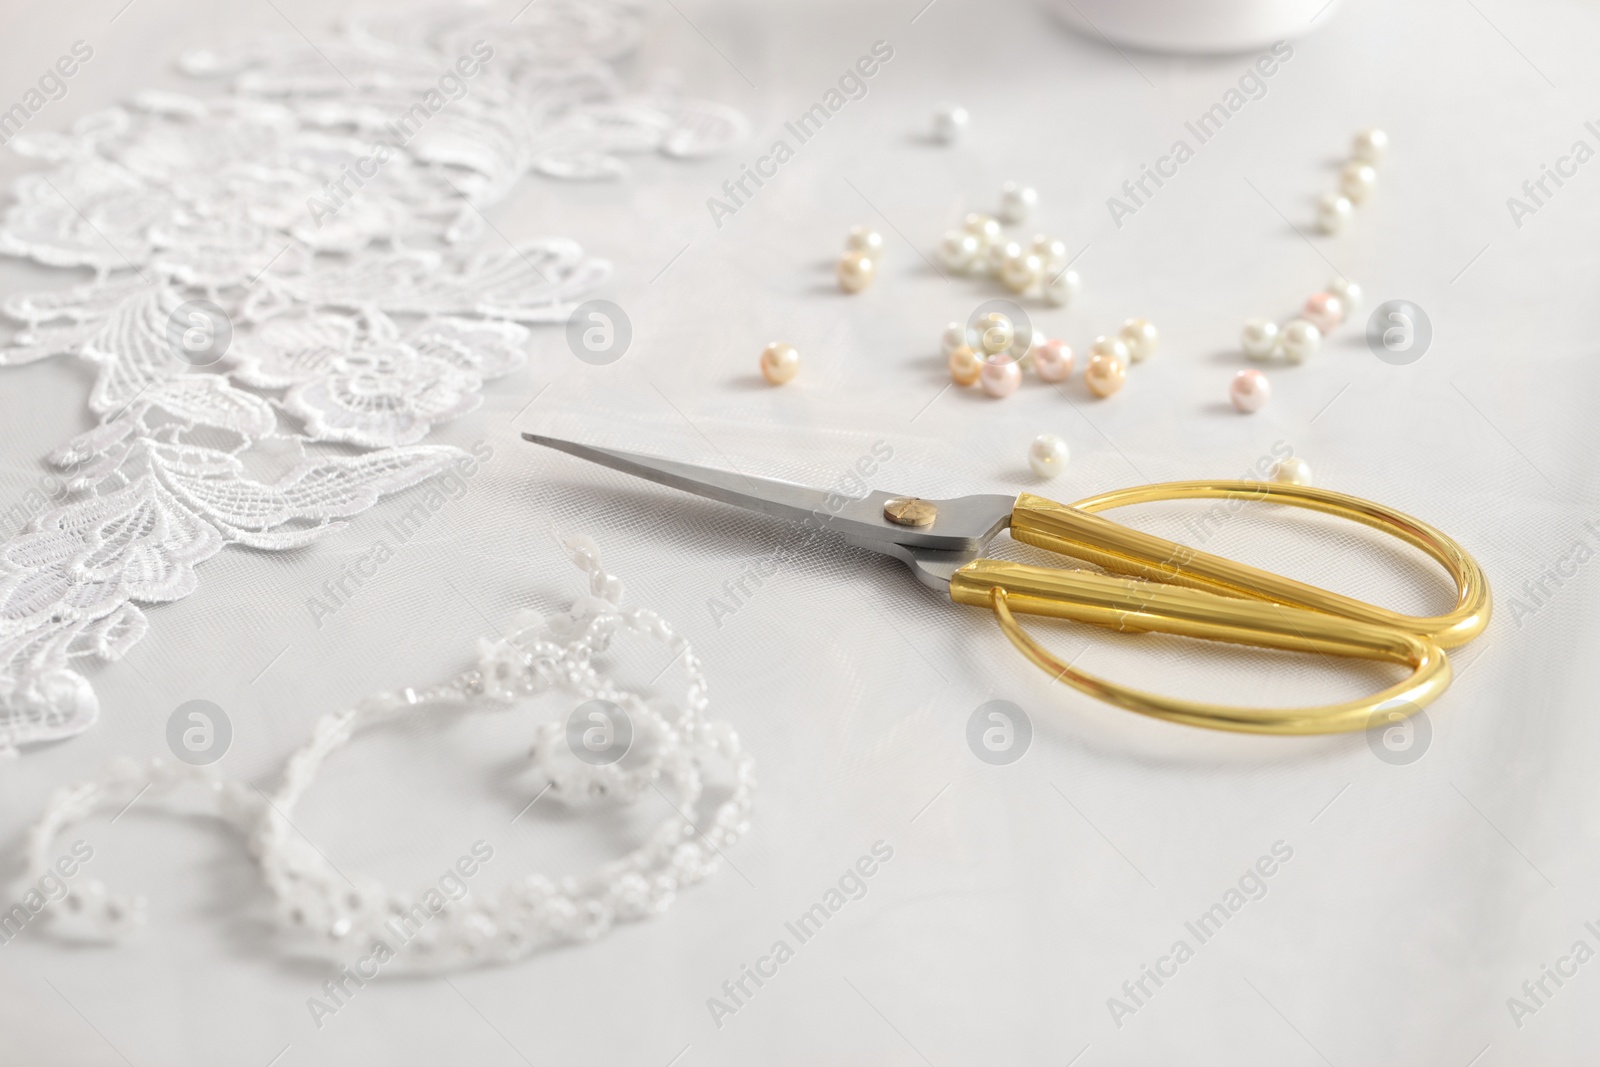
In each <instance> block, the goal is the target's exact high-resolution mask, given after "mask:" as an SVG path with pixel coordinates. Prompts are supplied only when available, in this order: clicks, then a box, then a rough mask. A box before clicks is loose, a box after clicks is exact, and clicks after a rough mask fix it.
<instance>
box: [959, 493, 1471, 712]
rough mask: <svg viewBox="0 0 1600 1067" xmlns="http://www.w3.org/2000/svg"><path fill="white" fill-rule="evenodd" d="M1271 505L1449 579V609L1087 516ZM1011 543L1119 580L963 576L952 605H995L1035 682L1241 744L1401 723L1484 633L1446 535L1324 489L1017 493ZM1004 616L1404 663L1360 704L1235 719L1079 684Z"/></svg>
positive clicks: (1463, 557) (1220, 708)
mask: <svg viewBox="0 0 1600 1067" xmlns="http://www.w3.org/2000/svg"><path fill="white" fill-rule="evenodd" d="M1200 498H1231V499H1246V500H1262V499H1270V500H1273V501H1276V502H1278V503H1284V504H1290V505H1294V506H1297V507H1305V508H1310V509H1312V510H1315V511H1321V512H1324V513H1327V514H1331V515H1337V516H1340V517H1341V518H1348V519H1351V520H1352V521H1355V522H1360V523H1362V524H1364V525H1367V526H1371V527H1373V528H1374V529H1378V530H1382V531H1384V532H1385V533H1389V534H1392V535H1394V536H1395V537H1398V538H1400V539H1401V540H1403V541H1405V542H1407V543H1408V544H1411V545H1414V546H1416V547H1417V548H1419V549H1421V550H1422V551H1424V552H1426V553H1427V554H1428V555H1430V556H1432V557H1433V558H1434V559H1436V560H1438V561H1439V563H1440V564H1441V565H1442V566H1444V568H1445V569H1446V570H1447V571H1448V572H1449V573H1450V575H1451V577H1452V578H1453V579H1455V582H1456V586H1457V590H1458V596H1457V603H1456V607H1455V609H1454V610H1452V611H1450V612H1447V613H1446V614H1444V615H1439V616H1432V617H1415V616H1410V615H1402V614H1400V613H1398V612H1394V611H1390V610H1388V609H1386V608H1380V607H1377V606H1376V605H1373V604H1367V603H1365V602H1363V601H1360V600H1355V599H1353V598H1350V597H1346V596H1341V595H1340V594H1338V593H1332V592H1329V591H1328V590H1325V589H1319V588H1317V587H1316V586H1311V585H1306V584H1304V583H1302V582H1297V581H1294V580H1293V579H1289V578H1285V577H1283V576H1281V575H1277V574H1272V573H1271V572H1269V571H1263V570H1260V569H1259V568H1256V567H1251V566H1248V565H1246V564H1242V563H1237V562H1235V561H1233V560H1229V559H1224V558H1223V557H1221V556H1215V555H1211V554H1210V553H1207V552H1201V551H1199V550H1197V549H1193V548H1188V547H1186V546H1184V545H1179V544H1177V543H1175V542H1172V541H1168V540H1166V539H1165V538H1160V537H1155V536H1153V535H1150V534H1146V533H1141V532H1139V531H1137V530H1132V529H1129V528H1128V527H1126V526H1122V525H1120V524H1117V523H1114V522H1110V521H1108V520H1106V519H1102V518H1099V517H1098V516H1096V515H1094V514H1093V512H1096V511H1103V510H1107V509H1110V508H1114V507H1121V506H1123V505H1127V504H1139V503H1148V502H1152V501H1161V500H1191V499H1200ZM1011 528H1012V536H1013V537H1015V538H1016V539H1017V540H1019V541H1023V542H1025V543H1028V544H1032V545H1035V546H1037V547H1040V548H1047V549H1051V550H1054V551H1057V552H1060V553H1062V554H1064V555H1068V556H1072V557H1074V558H1076V559H1081V560H1084V561H1086V562H1090V563H1094V564H1096V565H1098V566H1100V567H1103V568H1105V569H1106V570H1109V571H1113V572H1115V573H1117V574H1127V575H1133V576H1135V577H1136V578H1138V579H1144V580H1143V581H1139V580H1130V579H1127V578H1117V577H1114V576H1111V575H1105V574H1098V573H1095V572H1091V571H1082V570H1070V571H1069V570H1058V569H1054V568H1047V567H1034V566H1029V565H1027V564H1021V563H1012V562H1009V561H1006V560H989V559H980V560H975V561H974V562H972V563H969V564H967V565H966V566H964V567H962V568H960V569H959V570H958V571H956V573H955V575H954V576H953V577H952V578H951V581H950V597H951V599H952V600H954V601H956V602H957V603H961V604H973V605H979V606H984V607H992V608H993V609H994V611H995V614H996V615H997V617H998V618H999V621H1000V626H1001V629H1002V630H1004V631H1005V634H1006V636H1007V637H1008V638H1009V639H1010V640H1011V642H1012V644H1014V645H1015V646H1016V647H1017V648H1018V649H1019V650H1021V651H1022V653H1023V654H1024V655H1026V656H1027V657H1028V658H1029V659H1030V660H1032V661H1033V662H1034V663H1035V664H1037V665H1038V666H1039V667H1041V668H1043V669H1044V670H1045V671H1046V672H1048V673H1050V674H1052V675H1053V676H1055V677H1056V678H1058V679H1059V680H1061V681H1064V682H1066V683H1067V684H1069V685H1072V686H1073V687H1075V688H1077V689H1079V690H1082V691H1083V692H1086V693H1089V694H1090V695H1092V696H1097V697H1100V698H1101V699H1103V700H1107V701H1109V702H1111V703H1113V704H1116V705H1117V706H1119V707H1123V708H1126V709H1128V710H1130V711H1136V712H1139V713H1141V714H1145V715H1153V716H1156V717H1158V718H1164V719H1169V720H1171V721H1174V722H1183V723H1187V724H1190V725H1194V726H1207V727H1211V728H1213V729H1220V730H1237V731H1244V732H1249V733H1273V734H1318V733H1340V732H1344V731H1348V730H1360V729H1365V728H1366V727H1367V726H1368V725H1370V724H1371V722H1372V721H1373V717H1374V716H1375V715H1377V714H1379V713H1380V712H1381V713H1385V718H1386V719H1387V718H1388V717H1390V714H1410V713H1412V712H1414V711H1415V710H1417V709H1418V708H1421V707H1422V706H1424V705H1425V704H1427V703H1428V702H1429V701H1431V700H1433V699H1434V698H1435V697H1437V696H1438V695H1439V694H1440V693H1442V692H1444V690H1445V689H1446V688H1447V687H1448V686H1449V684H1450V665H1449V661H1448V659H1447V658H1446V657H1445V655H1444V652H1443V651H1442V649H1443V648H1447V647H1448V648H1454V647H1456V646H1458V645H1461V644H1464V643H1465V642H1467V641H1470V640H1471V639H1472V638H1474V637H1476V636H1477V635H1478V634H1479V633H1481V632H1482V631H1483V628H1484V626H1486V625H1487V624H1488V620H1489V614H1490V611H1491V607H1490V597H1489V587H1488V583H1487V581H1486V580H1485V579H1484V576H1483V571H1482V569H1481V568H1480V567H1479V566H1478V564H1477V562H1476V561H1475V560H1473V558H1472V557H1471V556H1470V555H1468V554H1467V552H1466V551H1465V550H1464V549H1463V548H1462V547H1461V546H1460V545H1459V544H1457V543H1456V542H1455V541H1454V540H1453V539H1451V538H1450V537H1449V536H1447V535H1446V534H1444V533H1442V532H1440V531H1439V530H1436V529H1434V528H1433V527H1431V526H1429V525H1427V524H1426V523H1423V522H1419V521H1418V520H1416V519H1414V518H1412V517H1410V516H1409V515H1406V514H1404V513H1402V512H1398V511H1395V510H1393V509H1392V508H1387V507H1384V506H1383V505H1381V504H1374V503H1372V502H1371V501H1367V500H1362V499H1360V498H1358V497H1353V496H1346V495H1345V494H1343V493H1335V492H1331V491H1329V490H1326V489H1314V488H1311V487H1309V486H1297V485H1287V484H1279V483H1267V482H1248V481H1194V482H1167V483H1161V484H1156V485H1143V486H1136V487H1134V488H1131V489H1121V490H1116V491H1114V492H1110V493H1105V494H1102V495H1100V496H1096V497H1091V498H1089V499H1088V500H1084V501H1080V502H1079V503H1078V504H1076V505H1073V506H1072V507H1066V506H1063V505H1061V504H1057V503H1055V502H1053V501H1050V500H1046V499H1044V498H1043V497H1038V496H1034V495H1032V494H1029V493H1024V494H1023V495H1022V496H1020V497H1018V499H1017V503H1016V506H1015V508H1014V509H1013V511H1012V516H1011ZM1013 611H1018V612H1026V613H1028V614H1036V615H1049V616H1054V617H1057V618H1066V619H1074V620H1076V621H1079V622H1088V623H1094V624H1096V625H1100V626H1107V627H1110V628H1112V629H1118V630H1131V631H1143V630H1154V631H1160V632H1164V633H1174V634H1182V635H1185V636H1189V637H1202V638H1209V639H1211V640H1220V641H1231V642H1235V643H1239V644H1250V645H1259V646H1264V647H1269V648H1282V649H1289V650H1291V651H1311V652H1321V653H1325V654H1330V655H1341V656H1355V657H1359V658H1363V659H1375V660H1383V661H1388V662H1393V663H1402V664H1405V665H1407V666H1409V667H1410V668H1411V669H1412V672H1413V673H1412V676H1411V677H1410V678H1409V679H1407V680H1406V681H1405V682H1402V683H1400V684H1399V685H1395V686H1391V687H1390V688H1388V689H1385V690H1383V691H1382V692H1381V693H1376V694H1374V695H1372V696H1370V697H1367V698H1365V699H1362V700H1355V701H1349V702H1346V703H1342V704H1331V705H1325V706H1320V707H1309V708H1281V709H1280V708H1262V709H1254V708H1234V707H1229V706H1226V705H1217V704H1205V703H1200V702H1197V701H1189V700H1181V699H1177V698H1172V697H1164V696H1158V695H1156V694H1153V693H1146V692H1143V691H1141V690H1137V689H1132V688H1129V687H1126V686H1122V685H1119V684H1116V683H1113V682H1108V681H1105V680H1104V679H1100V678H1096V677H1094V676H1092V675H1088V674H1085V673H1084V672H1082V671H1078V670H1075V669H1073V668H1072V667H1071V666H1070V665H1068V664H1064V663H1062V662H1061V661H1060V660H1059V659H1057V658H1056V657H1055V656H1054V655H1052V654H1051V653H1050V652H1049V651H1048V650H1046V649H1045V648H1043V647H1042V646H1041V645H1039V644H1038V642H1036V641H1034V640H1033V638H1031V637H1029V636H1028V634H1027V633H1026V631H1024V630H1023V629H1022V627H1021V625H1020V624H1019V623H1018V622H1017V621H1016V618H1015V616H1014V615H1013V614H1012V612H1013Z"/></svg>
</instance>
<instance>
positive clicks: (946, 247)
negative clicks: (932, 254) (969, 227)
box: [939, 230, 983, 273]
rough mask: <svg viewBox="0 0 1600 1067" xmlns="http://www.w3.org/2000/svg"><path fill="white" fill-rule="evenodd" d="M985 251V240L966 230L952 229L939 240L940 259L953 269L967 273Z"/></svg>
mask: <svg viewBox="0 0 1600 1067" xmlns="http://www.w3.org/2000/svg"><path fill="white" fill-rule="evenodd" d="M982 253H983V242H982V241H981V240H980V239H979V238H978V236H977V235H976V234H972V233H968V232H967V231H965V230H950V231H948V232H946V233H945V235H944V240H942V241H940V242H939V259H940V260H942V261H943V262H944V265H945V266H947V267H949V268H950V269H951V270H953V271H959V272H962V273H965V272H966V271H969V270H971V269H972V268H973V265H974V264H975V263H976V262H977V260H978V258H979V256H980V255H982Z"/></svg>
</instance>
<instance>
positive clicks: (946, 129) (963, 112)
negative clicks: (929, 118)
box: [933, 105, 971, 144]
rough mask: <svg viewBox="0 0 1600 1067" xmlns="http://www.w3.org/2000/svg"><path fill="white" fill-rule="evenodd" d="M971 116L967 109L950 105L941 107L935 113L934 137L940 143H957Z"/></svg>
mask: <svg viewBox="0 0 1600 1067" xmlns="http://www.w3.org/2000/svg"><path fill="white" fill-rule="evenodd" d="M970 120H971V116H970V115H968V114H967V109H966V108H964V107H957V106H955V105H950V106H946V107H942V108H940V109H939V110H938V111H936V112H934V115H933V139H934V140H936V141H938V142H939V143H940V144H955V143H956V142H957V141H959V140H960V139H961V135H962V134H963V133H965V132H966V130H967V123H968V122H969V121H970Z"/></svg>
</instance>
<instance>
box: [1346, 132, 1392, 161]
mask: <svg viewBox="0 0 1600 1067" xmlns="http://www.w3.org/2000/svg"><path fill="white" fill-rule="evenodd" d="M1388 151H1389V135H1388V134H1387V133H1384V132H1383V131H1382V130H1380V129H1377V128H1376V127H1374V128H1372V129H1370V130H1362V131H1361V132H1360V133H1358V134H1356V139H1355V143H1354V144H1352V145H1351V146H1350V154H1351V155H1352V156H1355V157H1356V158H1357V159H1359V160H1361V162H1363V163H1371V164H1374V165H1376V164H1379V163H1382V162H1383V157H1384V155H1385V154H1387V153H1388Z"/></svg>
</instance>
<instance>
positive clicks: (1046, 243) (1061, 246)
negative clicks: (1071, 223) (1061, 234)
mask: <svg viewBox="0 0 1600 1067" xmlns="http://www.w3.org/2000/svg"><path fill="white" fill-rule="evenodd" d="M1033 254H1034V255H1036V256H1038V257H1039V258H1040V259H1042V260H1043V261H1044V269H1045V270H1047V271H1049V272H1050V273H1051V274H1060V273H1061V270H1062V268H1064V267H1065V266H1066V265H1067V242H1065V241H1063V240H1061V239H1060V238H1058V237H1050V236H1047V235H1045V234H1042V233H1041V234H1036V235H1035V236H1034V238H1033Z"/></svg>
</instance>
